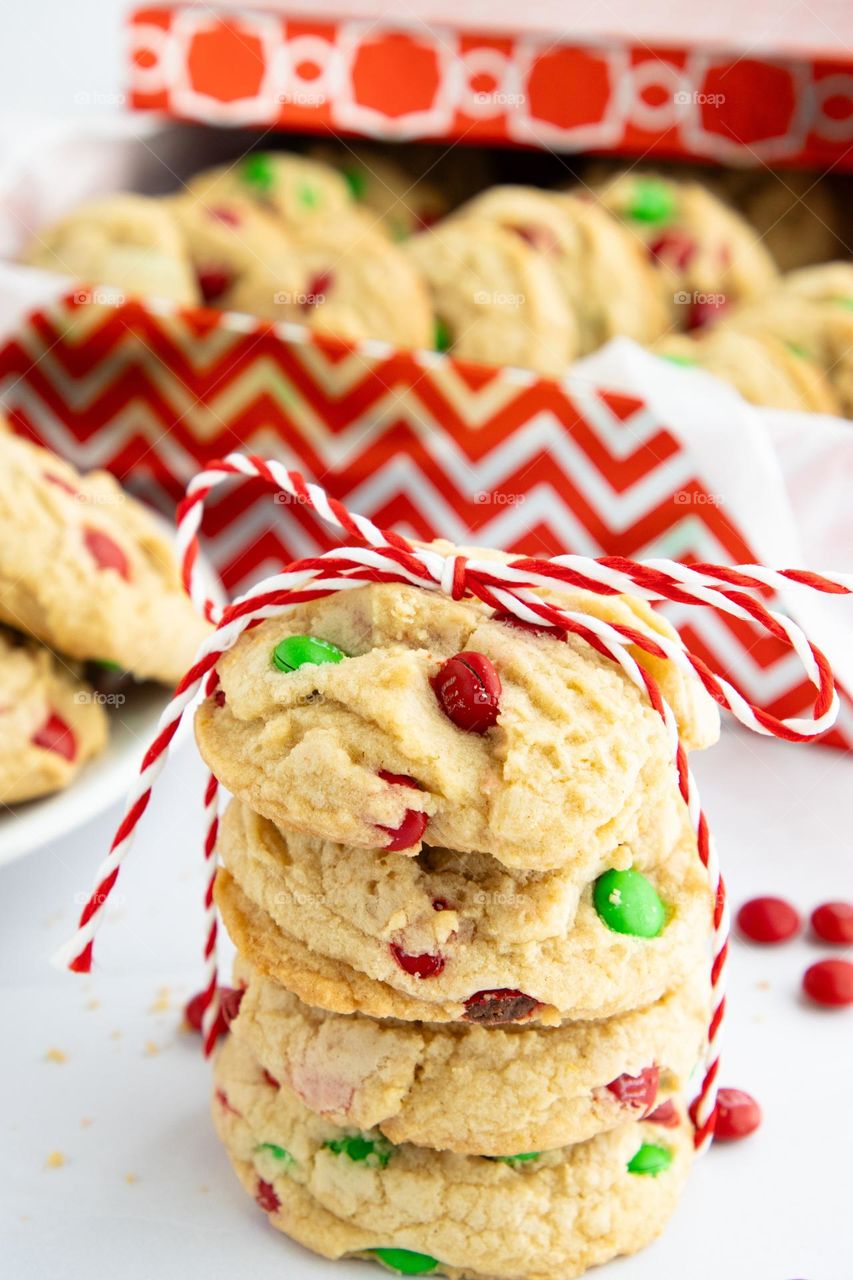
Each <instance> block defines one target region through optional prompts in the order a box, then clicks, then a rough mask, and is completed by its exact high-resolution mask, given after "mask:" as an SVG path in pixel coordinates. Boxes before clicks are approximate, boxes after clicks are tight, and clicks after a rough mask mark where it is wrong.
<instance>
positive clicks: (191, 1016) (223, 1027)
mask: <svg viewBox="0 0 853 1280" xmlns="http://www.w3.org/2000/svg"><path fill="white" fill-rule="evenodd" d="M228 990H229V988H227V987H221V988H220V990H219V995H220V1004H219V1010H218V1012H217V1015H216V1026H215V1028H214V1036H215V1038H216V1039H217V1040H218V1039H219V1037H220V1036H224V1035H225V1034H226V1033H227V1031H228V1025H229V1024H228V1023H227V1022H226V1021H225V1014H224V1011H223V1007H222V997H223V995H225V994H226V993H227V992H228ZM206 995H207V992H206V991H199V993H198V994H197V995H194V996H193V997H192V999H190V1000H188V1001H187V1003H186V1005H185V1006H184V1022H185V1023H186V1025H187V1026H188V1027H189V1029H190V1031H196V1032H198V1034H199V1035H200V1034H201V1021H202V1018H203V1017H204V1001H205V997H206Z"/></svg>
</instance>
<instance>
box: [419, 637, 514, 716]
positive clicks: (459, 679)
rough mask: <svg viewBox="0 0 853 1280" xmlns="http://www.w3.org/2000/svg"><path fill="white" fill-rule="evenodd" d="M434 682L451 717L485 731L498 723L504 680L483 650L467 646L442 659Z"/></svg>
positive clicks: (443, 708)
mask: <svg viewBox="0 0 853 1280" xmlns="http://www.w3.org/2000/svg"><path fill="white" fill-rule="evenodd" d="M430 683H431V684H432V687H433V689H434V690H435V696H436V698H437V699H438V704H439V706H440V707H441V709H442V711H443V712H444V714H445V715H446V716H447V718H448V720H451V721H452V722H453V724H455V725H456V726H457V728H459V729H464V730H465V731H466V732H467V733H485V732H486V730H487V729H491V728H492V726H493V725H494V724H496V723H497V718H498V712H499V711H500V696H501V680H500V676H499V675H498V673H497V671H495V668H494V667H493V666H492V664H491V662H490V661H489V659H488V658H487V657H486V655H485V654H483V653H476V652H474V651H473V650H465V651H463V652H462V653H456V654H454V655H453V657H452V658H448V659H447V661H446V662H444V663H442V665H441V666H440V667H439V669H438V671H437V672H436V674H435V675H434V676H433V677H432V679H431V681H430Z"/></svg>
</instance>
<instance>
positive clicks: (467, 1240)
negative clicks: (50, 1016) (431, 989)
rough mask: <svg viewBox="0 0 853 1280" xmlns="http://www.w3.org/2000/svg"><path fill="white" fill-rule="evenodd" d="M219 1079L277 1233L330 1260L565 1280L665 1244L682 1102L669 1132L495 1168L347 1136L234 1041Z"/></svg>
mask: <svg viewBox="0 0 853 1280" xmlns="http://www.w3.org/2000/svg"><path fill="white" fill-rule="evenodd" d="M214 1078H215V1085H216V1091H215V1094H214V1099H213V1119H214V1124H215V1126H216V1129H217V1132H218V1134H219V1136H220V1138H221V1140H222V1142H223V1143H224V1145H225V1147H226V1150H227V1152H228V1156H229V1158H230V1160H231V1162H232V1164H233V1166H234V1169H235V1171H236V1173H237V1175H238V1177H239V1179H240V1181H241V1182H242V1183H243V1185H244V1187H245V1188H246V1190H247V1191H248V1193H249V1194H250V1195H251V1196H253V1197H254V1199H255V1200H256V1202H257V1203H258V1206H259V1207H260V1208H261V1209H262V1210H263V1211H264V1212H266V1213H267V1215H268V1217H269V1220H270V1222H271V1224H272V1225H273V1226H274V1227H276V1228H277V1229H278V1230H280V1231H283V1232H285V1233H286V1234H287V1235H289V1236H291V1237H292V1238H293V1239H295V1240H297V1241H298V1242H299V1243H300V1244H303V1245H305V1246H307V1247H308V1248H310V1249H313V1250H314V1251H315V1252H317V1253H320V1254H321V1255H322V1256H324V1257H327V1258H340V1257H344V1256H353V1255H354V1256H358V1257H366V1258H371V1259H372V1260H374V1261H380V1262H384V1263H385V1264H386V1265H387V1266H389V1268H390V1269H392V1270H396V1271H397V1272H402V1273H404V1274H408V1275H416V1274H419V1275H426V1274H430V1275H432V1274H435V1275H447V1276H450V1277H454V1278H455V1277H460V1278H461V1277H462V1276H467V1277H473V1278H474V1280H477V1278H479V1277H483V1278H484V1280H485V1277H490V1278H495V1277H507V1280H552V1278H553V1277H554V1276H560V1277H565V1278H566V1280H571V1277H577V1276H579V1275H581V1274H582V1273H583V1272H584V1270H586V1268H587V1267H589V1266H592V1265H594V1264H596V1263H600V1262H604V1261H606V1260H607V1259H609V1258H614V1257H617V1256H619V1255H620V1254H626V1253H632V1252H634V1251H635V1250H637V1249H639V1248H642V1247H643V1246H644V1245H646V1244H648V1243H650V1242H651V1241H652V1240H653V1239H654V1238H655V1237H656V1236H657V1235H659V1234H660V1232H661V1230H662V1229H663V1226H664V1224H665V1222H666V1220H667V1218H668V1217H669V1215H670V1213H671V1212H672V1211H673V1209H674V1207H675V1205H676V1203H677V1201H678V1197H679V1195H680V1193H681V1190H682V1187H683V1185H684V1181H685V1179H686V1177H687V1174H688V1172H689V1169H690V1164H691V1162H692V1141H691V1133H690V1127H689V1124H688V1122H687V1121H686V1119H685V1116H684V1108H683V1104H682V1103H680V1102H679V1103H676V1104H675V1109H674V1123H673V1124H672V1125H671V1126H662V1125H660V1124H657V1123H653V1122H651V1121H649V1120H646V1121H637V1120H628V1121H626V1122H625V1123H624V1124H622V1125H620V1126H619V1127H617V1128H615V1129H612V1130H611V1131H610V1132H609V1133H605V1134H601V1135H599V1136H598V1137H595V1138H592V1139H591V1140H590V1141H588V1142H583V1143H579V1144H576V1145H574V1146H571V1147H564V1148H562V1149H561V1150H559V1151H552V1152H546V1153H538V1152H524V1153H507V1155H508V1157H510V1158H504V1159H489V1158H484V1157H482V1156H476V1155H472V1156H464V1155H456V1154H452V1153H450V1152H437V1151H430V1150H424V1149H422V1148H419V1147H416V1146H412V1145H410V1144H407V1143H403V1144H400V1145H397V1146H394V1145H392V1144H391V1143H389V1142H388V1141H387V1139H385V1138H384V1137H383V1135H382V1134H381V1133H379V1132H378V1131H377V1130H367V1131H365V1132H363V1133H362V1132H358V1131H356V1130H353V1129H341V1128H339V1127H338V1126H336V1125H333V1124H331V1123H329V1122H328V1121H326V1120H323V1119H321V1118H319V1117H318V1116H316V1115H314V1114H313V1113H312V1112H310V1111H309V1110H308V1109H307V1108H306V1107H304V1106H303V1105H302V1103H301V1102H300V1101H299V1100H298V1099H297V1098H296V1096H295V1095H294V1094H293V1093H292V1092H291V1091H290V1090H289V1089H288V1088H287V1086H281V1087H280V1088H276V1087H275V1086H274V1085H273V1084H271V1083H269V1082H268V1080H267V1079H266V1077H265V1076H264V1073H263V1070H262V1069H261V1067H260V1066H259V1064H258V1063H257V1062H256V1061H255V1059H254V1058H253V1057H252V1055H251V1054H250V1053H249V1052H248V1051H247V1050H246V1048H245V1047H244V1046H243V1045H241V1044H240V1042H239V1041H238V1040H237V1039H236V1038H235V1037H229V1039H228V1040H227V1041H226V1042H225V1044H224V1045H223V1047H222V1049H221V1050H220V1052H219V1054H218V1057H217V1061H216V1064H215V1069H214ZM522 1156H523V1157H524V1158H522ZM533 1224H536V1228H537V1229H536V1230H533V1229H532V1227H533Z"/></svg>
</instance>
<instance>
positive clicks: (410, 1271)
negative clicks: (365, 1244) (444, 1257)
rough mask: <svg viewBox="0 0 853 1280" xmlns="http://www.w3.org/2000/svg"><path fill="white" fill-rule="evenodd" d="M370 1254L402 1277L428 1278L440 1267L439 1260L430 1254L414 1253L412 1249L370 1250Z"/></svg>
mask: <svg viewBox="0 0 853 1280" xmlns="http://www.w3.org/2000/svg"><path fill="white" fill-rule="evenodd" d="M368 1252H369V1253H372V1254H373V1256H374V1258H376V1259H377V1260H378V1261H379V1262H384V1264H385V1266H386V1267H388V1268H389V1270H391V1271H396V1272H397V1274H398V1275H401V1276H428V1275H430V1273H431V1272H433V1271H435V1269H436V1267H437V1266H438V1265H439V1263H438V1259H437V1258H431V1257H430V1256H429V1254H428V1253H412V1251H411V1250H410V1249H369V1250H368Z"/></svg>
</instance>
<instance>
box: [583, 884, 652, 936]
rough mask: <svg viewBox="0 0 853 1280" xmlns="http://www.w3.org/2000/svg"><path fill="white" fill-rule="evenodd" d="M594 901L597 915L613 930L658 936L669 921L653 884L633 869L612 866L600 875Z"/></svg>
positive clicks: (593, 895) (637, 934)
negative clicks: (620, 868) (619, 868)
mask: <svg viewBox="0 0 853 1280" xmlns="http://www.w3.org/2000/svg"><path fill="white" fill-rule="evenodd" d="M592 900H593V904H594V906H595V910H596V911H597V913H598V915H599V916H600V918H601V919H602V920H603V921H604V923H605V924H606V925H607V927H608V929H612V930H613V932H614V933H628V934H632V935H633V936H634V937H636V938H656V937H657V936H658V934H659V933H660V932H661V930H662V929H663V927H664V924H665V923H666V911H665V909H664V905H663V903H662V902H661V900H660V898H659V897H658V895H657V891H656V889H655V887H654V885H653V884H652V883H651V881H650V880H647V879H646V877H645V876H644V875H643V874H642V873H641V872H639V871H634V870H632V869H631V868H629V869H628V870H627V871H616V870H615V869H611V870H610V871H605V872H604V874H603V875H600V876H599V877H598V879H597V880H596V882H595V885H594V887H593V891H592Z"/></svg>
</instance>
